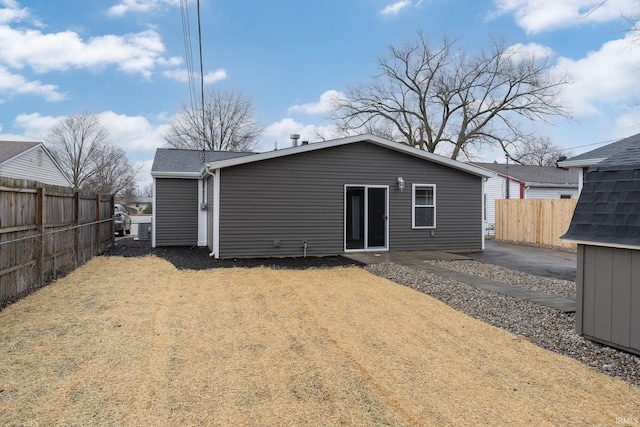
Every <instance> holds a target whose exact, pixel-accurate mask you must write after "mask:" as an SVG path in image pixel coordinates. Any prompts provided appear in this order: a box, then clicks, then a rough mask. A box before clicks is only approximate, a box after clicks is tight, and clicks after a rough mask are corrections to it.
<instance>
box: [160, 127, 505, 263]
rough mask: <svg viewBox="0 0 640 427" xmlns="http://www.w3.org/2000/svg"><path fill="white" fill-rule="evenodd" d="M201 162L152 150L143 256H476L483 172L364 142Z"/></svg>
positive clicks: (193, 155) (187, 153) (209, 157)
mask: <svg viewBox="0 0 640 427" xmlns="http://www.w3.org/2000/svg"><path fill="white" fill-rule="evenodd" d="M205 154H206V158H205V163H204V164H203V162H202V152H201V151H191V150H175V149H158V150H157V151H156V156H155V159H154V163H153V167H152V170H151V175H152V176H153V181H154V203H153V206H154V209H153V227H152V229H153V235H152V245H153V246H154V247H155V246H185V245H188V246H195V245H198V246H208V247H209V248H210V250H211V251H212V253H211V255H212V256H215V257H216V258H218V257H221V258H229V257H243V256H246V257H250V256H284V255H305V254H308V255H328V254H340V253H345V252H358V251H388V250H482V249H483V248H484V236H483V232H482V211H483V209H482V208H483V207H482V200H483V199H482V194H483V184H484V179H485V178H490V177H492V176H493V173H492V172H490V171H487V170H485V169H481V168H478V167H476V166H473V165H468V164H465V163H461V162H457V161H455V160H451V159H448V158H445V157H441V156H437V155H434V154H431V153H427V152H425V151H422V150H419V149H415V148H412V147H408V146H406V145H403V144H398V143H394V142H391V141H388V140H385V139H382V138H379V137H375V136H372V135H363V136H356V137H348V138H343V139H337V140H332V141H324V142H318V143H313V144H303V145H300V146H297V147H292V148H287V149H283V150H277V151H271V152H265V153H258V154H252V153H229V152H206V153H205Z"/></svg>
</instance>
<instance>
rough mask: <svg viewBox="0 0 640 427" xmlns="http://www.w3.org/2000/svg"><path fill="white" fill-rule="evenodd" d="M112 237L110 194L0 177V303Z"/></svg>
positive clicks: (45, 280)
mask: <svg viewBox="0 0 640 427" xmlns="http://www.w3.org/2000/svg"><path fill="white" fill-rule="evenodd" d="M113 242H114V230H113V197H112V196H111V195H97V194H94V193H87V192H74V191H73V190H72V189H70V188H67V187H57V186H51V185H44V184H41V183H37V182H33V181H24V180H18V179H11V178H0V261H1V263H2V264H1V265H0V308H1V307H3V306H5V305H6V304H8V303H9V302H11V301H13V300H16V299H18V298H21V297H23V296H25V295H27V294H28V293H30V292H33V291H34V290H36V289H38V288H39V287H41V286H44V285H46V284H48V283H50V282H51V281H53V280H55V279H57V278H58V277H60V276H63V275H65V274H67V273H68V272H69V271H71V270H73V269H74V268H76V267H78V266H80V265H82V264H84V263H85V262H86V261H87V260H89V259H90V258H91V257H93V256H94V255H97V254H99V253H101V252H103V251H104V250H105V249H106V248H108V247H109V246H110V245H111V244H113Z"/></svg>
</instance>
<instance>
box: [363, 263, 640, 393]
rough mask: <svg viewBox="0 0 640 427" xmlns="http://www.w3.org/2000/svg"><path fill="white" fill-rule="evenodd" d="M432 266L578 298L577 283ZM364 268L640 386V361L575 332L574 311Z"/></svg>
mask: <svg viewBox="0 0 640 427" xmlns="http://www.w3.org/2000/svg"><path fill="white" fill-rule="evenodd" d="M433 263H434V264H435V265H438V266H440V267H445V268H450V269H452V270H456V271H460V272H464V273H467V274H472V275H476V276H480V277H484V278H487V279H491V280H496V281H501V282H505V283H509V284H511V285H514V286H521V287H525V288H529V289H535V290H537V291H540V292H546V293H549V294H551V293H553V294H555V295H562V296H565V297H570V298H575V282H569V281H565V280H557V279H549V278H546V277H539V276H532V275H529V274H524V273H519V272H517V271H513V270H510V269H507V268H503V267H496V266H492V265H488V264H482V263H478V262H475V261H435V262H433ZM366 269H367V270H368V271H369V272H371V273H373V274H375V275H378V276H381V277H385V278H387V279H389V280H392V281H394V282H396V283H399V284H402V285H405V286H408V287H410V288H413V289H416V290H418V291H420V292H423V293H425V294H427V295H430V296H432V297H434V298H437V299H439V300H441V301H443V302H445V303H446V304H448V305H449V306H451V307H453V308H454V309H456V310H459V311H461V312H463V313H466V314H468V315H470V316H472V317H475V318H477V319H479V320H482V321H484V322H487V323H489V324H491V325H494V326H497V327H499V328H502V329H506V330H507V331H509V332H511V333H514V334H516V335H521V336H523V337H524V338H526V339H527V340H529V341H530V342H532V343H534V344H536V345H538V346H540V347H542V348H545V349H547V350H550V351H553V352H555V353H559V354H562V355H565V356H569V357H572V358H574V359H576V360H578V361H580V362H582V363H584V364H586V365H588V366H592V367H594V368H596V369H598V370H599V371H601V372H603V373H606V374H608V375H611V376H614V377H618V378H621V379H623V380H625V381H627V382H629V383H631V384H634V385H638V386H640V357H638V356H636V355H633V354H630V353H627V352H624V351H620V350H616V349H614V348H611V347H608V346H605V345H601V344H598V343H596V342H593V341H590V340H588V339H585V338H583V337H581V336H579V335H578V334H576V332H575V315H574V313H563V312H561V311H557V310H554V309H552V308H548V307H543V306H540V305H537V304H534V303H531V302H528V301H523V300H519V299H516V298H513V297H510V296H506V295H501V294H497V293H494V292H491V291H488V290H485V289H482V288H478V287H475V286H473V285H470V284H467V283H462V282H458V281H456V280H452V279H448V278H445V277H442V276H438V275H435V274H432V273H428V272H426V271H421V270H417V269H414V268H410V267H405V266H401V265H398V264H394V263H390V262H384V263H379V264H371V265H369V266H367V267H366Z"/></svg>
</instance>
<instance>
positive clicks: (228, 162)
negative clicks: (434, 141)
mask: <svg viewBox="0 0 640 427" xmlns="http://www.w3.org/2000/svg"><path fill="white" fill-rule="evenodd" d="M357 142H368V143H371V144H374V145H378V146H381V147H385V148H389V149H391V150H394V151H399V152H401V153H405V154H408V155H410V156H413V157H418V158H420V159H424V160H429V161H432V162H434V163H438V164H441V165H445V166H449V167H451V168H453V169H458V170H461V171H465V172H468V173H470V174H473V175H477V176H481V177H484V178H491V177H493V176H495V174H494V173H493V172H491V171H487V170H485V169H482V168H479V167H476V166H474V165H470V164H467V163H462V162H459V161H457V160H453V159H450V158H448V157H443V156H439V155H437V154H433V153H429V152H427V151H424V150H420V149H418V148H414V147H410V146H408V145H405V144H400V143H398V142H393V141H389V140H387V139H384V138H380V137H377V136H374V135H369V134H366V135H357V136H350V137H346V138H340V139H333V140H330V141H322V142H315V143H312V144H303V145H299V146H297V147H291V148H285V149H282V150H275V151H268V152H265V153H258V154H253V155H250V156H243V157H234V158H229V159H221V160H213V161H211V162H209V163H207V168H208V169H223V168H227V167H231V166H236V165H242V164H247V163H253V162H259V161H263V160H268V159H275V158H278V157H284V156H290V155H294V154H299V153H306V152H310V151H315V150H322V149H325V148H331V147H338V146H341V145H347V144H353V143H357Z"/></svg>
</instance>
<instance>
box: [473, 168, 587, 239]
mask: <svg viewBox="0 0 640 427" xmlns="http://www.w3.org/2000/svg"><path fill="white" fill-rule="evenodd" d="M472 164H474V165H476V166H480V167H482V168H485V169H489V170H491V171H493V172H495V173H496V176H494V177H493V178H489V179H488V180H487V182H486V183H485V185H484V197H485V201H484V204H485V230H487V234H493V230H494V228H495V207H496V200H497V199H576V198H578V195H579V192H578V174H577V173H576V171H573V170H568V169H563V168H558V167H553V166H530V165H514V164H502V163H472Z"/></svg>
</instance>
